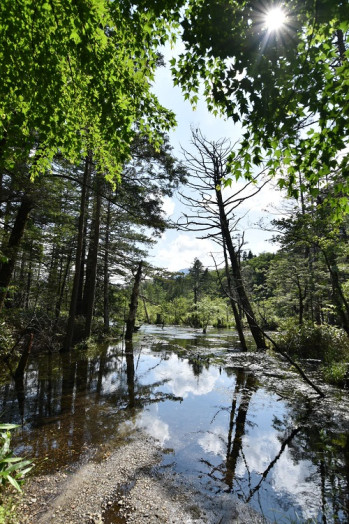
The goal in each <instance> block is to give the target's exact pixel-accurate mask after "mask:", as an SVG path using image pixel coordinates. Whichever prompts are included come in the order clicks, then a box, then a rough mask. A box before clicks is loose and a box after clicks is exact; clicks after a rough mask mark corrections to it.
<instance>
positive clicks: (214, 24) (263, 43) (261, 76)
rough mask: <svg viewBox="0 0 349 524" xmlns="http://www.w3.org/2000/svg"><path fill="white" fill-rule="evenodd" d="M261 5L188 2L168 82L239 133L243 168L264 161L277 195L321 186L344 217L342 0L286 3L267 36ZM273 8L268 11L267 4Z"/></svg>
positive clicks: (346, 109)
mask: <svg viewBox="0 0 349 524" xmlns="http://www.w3.org/2000/svg"><path fill="white" fill-rule="evenodd" d="M268 5H269V4H268V3H265V2H260V1H259V0H239V1H237V0H212V1H210V2H206V1H205V0H195V1H194V0H192V1H189V3H188V6H187V9H186V13H185V16H184V19H183V22H182V26H183V37H182V38H183V41H184V44H185V51H184V52H183V53H182V54H181V55H180V57H179V58H178V60H177V61H176V60H175V59H173V60H172V71H173V74H174V78H175V82H176V83H177V84H180V85H181V86H182V89H183V90H184V92H185V93H186V96H188V97H190V98H191V100H192V101H193V102H194V103H195V100H196V98H197V93H198V92H199V88H200V83H201V82H202V81H203V84H204V93H205V96H206V100H207V104H208V107H209V109H211V110H212V111H214V112H221V113H222V114H224V115H226V116H227V117H231V118H233V119H234V121H236V122H238V121H240V122H241V123H242V125H243V127H244V130H245V133H244V135H243V136H244V139H243V142H242V152H243V153H244V155H243V158H244V160H243V164H242V166H241V161H240V160H239V163H235V162H234V156H232V157H231V170H232V172H233V173H234V171H235V172H236V173H237V175H238V176H239V173H240V172H241V167H242V168H243V171H244V173H245V174H247V175H251V173H252V170H253V166H254V165H259V164H260V162H261V161H262V158H264V157H265V156H267V157H268V158H269V167H270V169H271V171H273V172H274V173H276V171H277V170H279V169H280V166H282V169H281V170H280V172H281V174H282V175H283V177H282V178H281V180H280V185H281V186H287V187H288V189H289V192H290V193H291V194H293V195H295V196H297V191H298V189H297V185H298V174H299V173H302V175H303V181H302V186H303V187H302V188H301V189H302V190H308V191H309V192H310V193H311V194H312V195H313V196H317V195H318V193H319V184H320V185H321V187H322V188H323V187H326V184H327V179H328V176H329V175H331V182H330V185H329V186H328V189H329V190H330V191H331V194H332V195H334V196H336V197H337V198H336V199H333V201H332V202H333V204H334V200H336V205H339V208H340V209H341V210H342V211H343V210H344V211H349V206H348V199H347V198H345V196H346V195H347V194H348V192H349V182H348V180H349V177H348V160H349V156H348V148H347V144H348V141H347V137H348V123H349V104H348V98H349V92H348V85H349V65H348V57H349V52H348V30H349V4H348V2H347V1H346V0H339V1H336V2H333V0H315V1H314V0H285V1H284V2H283V4H282V7H283V10H284V12H285V13H286V15H287V19H286V24H285V26H284V27H283V28H281V29H280V30H279V31H275V32H271V31H268V30H267V29H266V28H265V24H264V20H265V15H266V12H267V7H268ZM270 5H271V4H270Z"/></svg>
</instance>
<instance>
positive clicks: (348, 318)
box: [324, 253, 349, 335]
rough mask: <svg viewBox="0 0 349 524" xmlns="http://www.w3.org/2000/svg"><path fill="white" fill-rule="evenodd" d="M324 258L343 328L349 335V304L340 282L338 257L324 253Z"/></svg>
mask: <svg viewBox="0 0 349 524" xmlns="http://www.w3.org/2000/svg"><path fill="white" fill-rule="evenodd" d="M324 256H325V261H326V265H327V268H328V271H329V273H330V278H331V285H332V297H333V302H334V304H335V306H336V309H337V313H338V315H339V317H340V319H341V321H342V327H343V329H344V330H345V332H346V333H347V335H349V303H348V301H347V299H346V297H345V295H344V292H343V289H342V286H341V283H340V281H339V275H338V267H337V257H336V255H335V254H334V253H330V254H328V253H324Z"/></svg>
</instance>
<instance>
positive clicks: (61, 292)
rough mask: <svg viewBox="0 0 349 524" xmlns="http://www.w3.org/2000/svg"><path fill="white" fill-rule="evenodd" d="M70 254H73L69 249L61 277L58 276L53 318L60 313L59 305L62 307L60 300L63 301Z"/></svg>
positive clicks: (57, 317)
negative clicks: (58, 283)
mask: <svg viewBox="0 0 349 524" xmlns="http://www.w3.org/2000/svg"><path fill="white" fill-rule="evenodd" d="M72 254H73V253H72V250H71V249H70V250H69V253H68V257H67V262H66V265H65V270H64V275H63V278H60V280H61V282H60V285H59V288H58V299H57V302H56V307H55V318H56V320H58V319H59V316H60V314H61V307H62V302H63V296H64V290H65V286H66V282H67V279H68V274H69V268H70V262H71V259H72Z"/></svg>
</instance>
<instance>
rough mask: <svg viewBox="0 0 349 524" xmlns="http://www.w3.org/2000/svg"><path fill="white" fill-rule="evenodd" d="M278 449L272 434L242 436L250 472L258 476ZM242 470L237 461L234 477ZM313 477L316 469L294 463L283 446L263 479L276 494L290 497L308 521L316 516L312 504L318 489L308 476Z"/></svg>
mask: <svg viewBox="0 0 349 524" xmlns="http://www.w3.org/2000/svg"><path fill="white" fill-rule="evenodd" d="M280 448H281V443H280V441H279V440H278V439H277V438H276V435H275V434H274V433H270V434H265V435H263V436H261V435H256V436H254V437H253V436H252V437H251V436H245V437H244V446H243V449H244V455H245V458H246V461H247V464H248V467H249V470H250V472H252V471H255V472H256V473H258V474H259V475H260V474H262V473H263V471H265V470H266V469H267V467H268V466H269V464H270V463H271V462H272V460H273V459H274V458H275V457H276V456H277V455H278V454H279V452H280ZM245 471H246V470H245V464H244V463H243V462H242V461H239V463H238V466H237V470H236V473H237V475H238V476H243V475H244V474H245ZM316 474H317V473H316V467H315V466H314V465H313V464H312V462H310V461H309V460H301V461H299V462H298V463H295V461H294V459H293V457H292V456H291V453H290V451H289V449H288V448H287V447H286V448H285V450H284V452H283V453H282V455H281V456H280V458H279V459H278V461H277V462H276V463H275V466H274V467H273V468H272V469H271V471H270V472H269V474H268V477H267V478H268V479H269V482H270V483H271V485H272V486H273V490H274V491H275V492H276V493H288V494H289V495H291V496H292V497H293V498H294V499H295V500H296V501H297V504H299V505H300V506H301V507H302V508H303V514H304V515H303V516H304V517H305V518H307V519H308V518H309V519H311V518H313V517H316V515H317V513H318V507H316V502H317V501H318V500H319V498H320V494H319V493H318V491H319V487H318V486H317V484H316V483H315V482H312V480H311V477H312V476H313V475H314V477H316Z"/></svg>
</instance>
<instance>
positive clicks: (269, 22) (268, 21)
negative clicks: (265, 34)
mask: <svg viewBox="0 0 349 524" xmlns="http://www.w3.org/2000/svg"><path fill="white" fill-rule="evenodd" d="M285 22H286V14H285V12H284V11H283V10H282V8H281V7H273V8H272V9H270V11H268V12H267V13H266V15H265V22H264V23H265V27H266V29H267V30H268V31H279V30H280V29H281V28H282V26H283V25H284V24H285Z"/></svg>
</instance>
